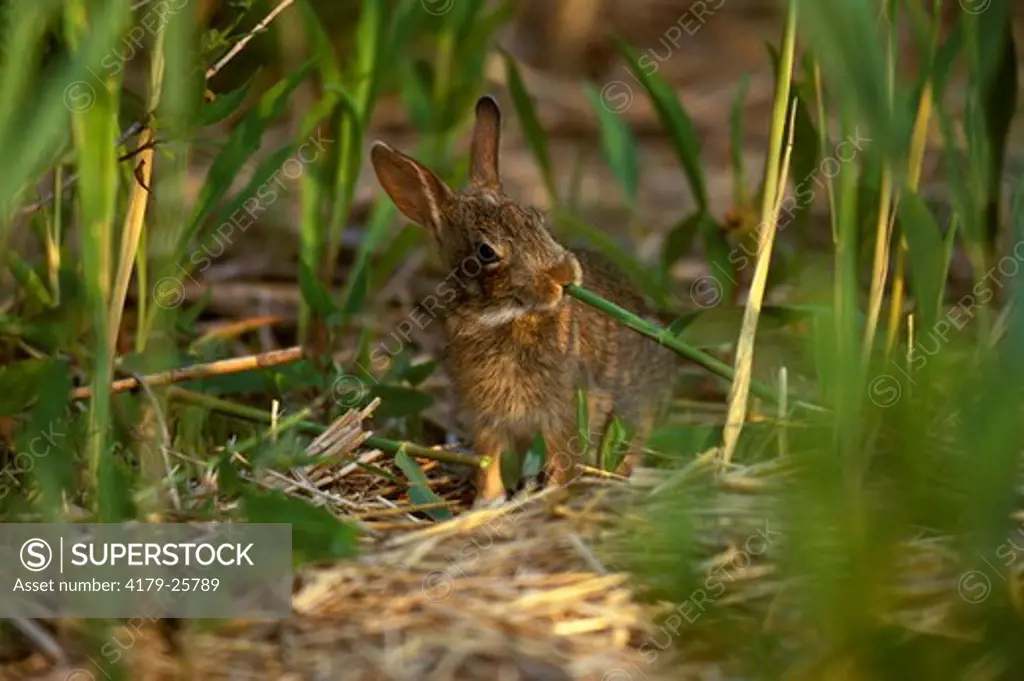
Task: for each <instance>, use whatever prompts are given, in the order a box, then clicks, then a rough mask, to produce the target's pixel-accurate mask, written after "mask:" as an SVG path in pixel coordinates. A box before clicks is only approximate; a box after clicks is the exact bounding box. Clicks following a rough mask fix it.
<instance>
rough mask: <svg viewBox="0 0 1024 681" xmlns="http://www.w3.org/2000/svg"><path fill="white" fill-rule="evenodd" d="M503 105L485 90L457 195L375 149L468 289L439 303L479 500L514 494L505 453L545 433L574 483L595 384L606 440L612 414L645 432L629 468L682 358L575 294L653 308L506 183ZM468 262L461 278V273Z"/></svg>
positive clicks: (552, 466)
mask: <svg viewBox="0 0 1024 681" xmlns="http://www.w3.org/2000/svg"><path fill="white" fill-rule="evenodd" d="M500 128H501V113H500V111H499V108H498V104H497V102H496V101H495V100H494V99H493V98H491V97H489V96H485V97H482V98H481V99H480V100H479V101H478V102H477V105H476V124H475V128H474V132H473V139H472V146H471V149H470V157H471V158H470V186H469V187H468V188H467V189H465V190H464V191H461V192H456V191H453V190H451V189H450V188H449V187H448V186H447V185H446V184H445V183H444V182H443V181H441V179H440V178H438V177H437V175H435V174H434V173H433V172H431V171H430V170H429V169H428V168H426V167H424V166H423V165H421V164H420V163H418V162H417V161H415V160H413V159H412V158H410V157H408V156H406V155H405V154H403V153H401V152H399V151H396V150H395V149H393V148H391V147H389V146H388V145H386V144H384V143H383V142H376V143H374V145H373V147H372V149H371V152H370V158H371V160H372V163H373V167H374V170H375V172H376V174H377V178H378V180H379V181H380V183H381V186H382V187H383V188H384V190H385V191H386V192H387V193H388V196H390V197H391V200H392V201H394V203H395V206H397V207H398V209H399V210H400V211H401V212H402V213H403V214H404V215H405V216H406V217H407V218H409V220H411V221H412V222H414V223H417V224H419V225H422V226H424V227H426V228H428V229H429V230H430V232H431V234H433V236H434V239H435V241H436V243H437V247H438V250H439V253H440V256H441V258H442V260H443V261H444V264H445V266H446V267H449V268H452V272H453V273H455V277H456V279H457V280H458V282H459V283H458V285H454V284H453V288H454V289H455V294H454V295H453V296H452V299H451V300H450V302H447V303H446V304H445V305H444V309H443V310H441V311H439V312H440V315H441V317H442V319H443V323H444V330H445V336H446V347H445V363H446V365H447V368H448V370H449V372H450V374H451V376H452V380H453V384H454V388H455V392H456V396H457V397H458V401H459V405H460V407H461V409H462V412H463V413H464V415H465V416H466V417H468V425H469V428H470V431H471V433H472V434H473V438H474V443H473V444H474V448H475V450H476V451H477V452H478V453H479V454H482V455H486V456H488V457H490V460H491V462H492V463H491V465H489V466H487V467H486V468H483V469H482V470H481V472H480V475H479V478H478V480H477V504H478V505H479V504H483V503H493V502H498V503H500V502H501V501H504V500H505V498H506V496H505V488H504V485H503V483H502V478H501V466H500V456H501V453H502V451H503V450H505V449H506V448H507V447H508V446H511V447H513V448H514V449H515V450H516V452H517V453H518V454H519V455H520V456H522V454H523V453H524V452H525V450H526V449H527V448H528V447H529V445H530V444H531V442H532V440H533V438H534V436H535V434H536V433H537V432H540V434H541V436H542V437H543V439H544V443H545V448H546V450H547V454H548V461H547V468H548V484H550V485H555V486H563V485H566V484H567V483H569V482H570V481H571V478H572V476H573V473H574V471H575V468H576V463H577V462H578V459H579V456H580V454H581V453H582V452H583V451H585V450H586V446H587V444H588V443H579V442H578V439H579V438H578V436H577V433H578V430H577V420H576V406H575V390H576V387H577V386H578V385H583V386H585V387H586V389H587V399H588V402H589V404H588V409H589V423H590V425H591V427H592V428H597V429H598V430H597V431H595V434H594V435H592V436H591V438H590V439H591V441H593V442H596V441H597V436H599V435H600V432H601V430H603V428H604V427H606V424H607V423H608V421H609V419H610V418H611V416H612V414H614V415H616V416H618V417H619V418H620V419H622V420H623V421H625V422H627V423H629V424H630V425H632V426H633V427H634V428H635V429H636V433H637V437H636V438H635V440H634V443H633V445H632V446H631V449H630V453H629V455H628V456H627V459H626V461H624V462H623V468H622V469H620V470H621V471H622V472H624V473H627V474H628V472H630V471H631V470H632V468H633V466H634V465H635V463H636V459H637V457H638V456H639V450H638V449H637V447H636V444H635V443H636V442H642V441H643V439H645V438H646V435H647V433H648V432H649V429H650V427H651V424H652V421H653V420H654V419H655V418H656V417H657V415H658V412H659V411H660V410H661V409H662V408H663V407H664V406H665V404H666V402H667V398H668V397H670V394H671V388H672V385H673V379H674V375H675V368H676V366H677V358H676V355H675V354H674V353H672V351H670V350H669V349H667V348H665V347H664V346H662V345H660V344H658V343H656V342H654V341H652V340H650V339H648V338H646V337H644V336H641V335H639V334H638V333H636V332H634V331H631V330H629V329H627V328H625V327H624V326H622V325H620V324H618V323H616V322H615V321H614V320H612V319H610V318H609V317H607V316H605V315H603V314H602V313H601V312H598V311H597V310H595V309H593V308H592V307H590V306H588V305H585V304H583V303H581V302H579V301H578V300H575V299H574V298H572V297H570V296H568V295H565V294H564V293H563V289H564V287H565V286H566V285H567V284H570V283H572V284H577V285H583V286H586V287H587V288H589V289H590V290H592V291H594V292H595V293H597V294H599V295H601V296H602V297H604V298H607V299H609V300H611V301H613V302H615V303H616V304H618V305H620V306H622V307H624V308H626V309H628V310H632V311H634V312H636V313H638V314H645V313H647V312H648V310H647V308H646V306H645V304H644V300H643V298H642V297H641V296H640V295H639V294H638V293H636V291H635V290H634V289H633V288H632V287H631V286H630V284H629V282H628V281H627V279H626V278H625V277H624V276H623V275H622V274H621V273H620V272H619V271H618V270H617V269H616V268H615V267H614V266H613V265H611V264H610V263H609V262H608V261H607V260H605V259H604V258H602V257H601V256H599V255H598V254H596V253H591V252H587V251H582V250H578V251H569V250H567V249H566V248H564V247H563V246H561V245H560V244H559V243H558V242H557V241H555V239H554V238H553V237H552V236H551V234H550V232H549V231H548V229H547V227H546V226H545V224H544V217H543V215H542V214H541V213H540V212H538V211H537V210H534V209H532V208H528V207H525V206H521V205H519V204H517V203H516V202H514V201H512V200H511V199H509V198H508V197H507V196H505V194H504V193H503V192H502V189H501V180H500V177H499V174H498V147H499V140H500ZM460 271H461V274H459V272H460Z"/></svg>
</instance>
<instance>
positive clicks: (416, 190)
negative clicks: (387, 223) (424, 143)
mask: <svg viewBox="0 0 1024 681" xmlns="http://www.w3.org/2000/svg"><path fill="white" fill-rule="evenodd" d="M370 162H371V163H372V164H373V170H374V172H376V173H377V180H378V181H379V182H380V185H381V186H382V187H384V191H386V192H387V193H388V196H390V197H391V200H392V201H394V202H395V206H396V207H397V208H398V210H400V211H401V212H402V214H403V215H405V217H407V218H409V219H410V220H412V221H413V222H415V223H416V224H418V225H422V226H423V227H427V228H429V229H431V230H433V231H434V233H435V234H436V233H438V232H440V230H441V208H442V206H444V205H445V203H447V202H448V201H449V199H451V196H452V192H451V190H450V189H449V188H448V185H446V184H445V183H444V182H442V181H441V179H440V178H439V177H438V176H437V175H435V174H434V173H433V172H431V171H430V169H429V168H427V167H426V166H424V165H423V164H421V163H418V162H417V161H415V160H413V159H412V158H410V157H408V156H406V155H405V154H403V153H402V152H400V151H398V150H397V149H393V148H391V147H389V146H388V145H387V144H384V143H383V142H374V143H373V146H372V147H371V148H370Z"/></svg>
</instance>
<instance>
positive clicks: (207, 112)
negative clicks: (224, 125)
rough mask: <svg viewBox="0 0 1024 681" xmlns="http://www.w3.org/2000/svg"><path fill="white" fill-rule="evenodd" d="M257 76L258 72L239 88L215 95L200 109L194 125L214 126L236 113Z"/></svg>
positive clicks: (202, 126) (201, 126)
mask: <svg viewBox="0 0 1024 681" xmlns="http://www.w3.org/2000/svg"><path fill="white" fill-rule="evenodd" d="M257 75H259V72H258V71H257V72H256V73H255V74H253V76H252V77H251V78H249V80H247V81H246V82H245V83H243V84H242V86H241V87H239V88H237V89H235V90H231V91H230V92H225V93H223V94H220V95H217V98H216V99H214V100H213V101H212V102H210V103H209V104H207V105H206V106H204V107H202V108H201V109H200V111H199V115H198V119H197V121H196V125H197V126H198V127H200V128H205V127H206V126H208V125H216V124H217V123H220V122H221V121H222V120H224V119H225V118H227V117H228V116H230V115H231V114H233V113H235V112H236V111H238V109H239V107H241V106H242V102H244V101H245V98H246V97H248V96H249V90H250V89H251V88H252V84H253V81H254V80H256V76H257Z"/></svg>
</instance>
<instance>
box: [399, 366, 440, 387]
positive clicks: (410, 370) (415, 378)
mask: <svg viewBox="0 0 1024 681" xmlns="http://www.w3.org/2000/svg"><path fill="white" fill-rule="evenodd" d="M437 367H438V363H437V361H435V360H430V361H429V362H420V363H419V364H413V365H411V366H409V367H407V368H406V369H405V371H403V372H402V373H401V375H400V376H398V378H399V379H400V380H404V381H407V382H408V383H409V385H411V386H413V387H415V386H418V385H419V384H421V383H423V381H425V380H427V379H428V378H430V376H432V375H433V374H434V372H435V371H436V370H437Z"/></svg>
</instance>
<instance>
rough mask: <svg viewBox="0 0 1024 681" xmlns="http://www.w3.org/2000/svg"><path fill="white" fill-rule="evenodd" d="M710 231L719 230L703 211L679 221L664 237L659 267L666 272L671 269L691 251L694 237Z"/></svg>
mask: <svg viewBox="0 0 1024 681" xmlns="http://www.w3.org/2000/svg"><path fill="white" fill-rule="evenodd" d="M710 229H714V230H720V229H721V228H720V227H719V225H718V223H717V222H715V219H714V218H713V217H711V216H710V215H709V214H708V213H705V212H703V211H698V212H696V213H694V214H693V215H690V216H689V217H685V218H683V219H682V220H680V221H679V223H678V224H677V225H676V226H675V227H673V228H672V231H671V232H669V233H668V236H666V237H665V244H664V246H662V249H661V266H662V267H663V268H665V269H666V270H668V269H669V268H671V267H672V265H674V264H675V263H676V261H677V260H679V258H681V257H682V256H683V255H686V254H687V253H690V252H691V251H692V250H693V242H694V239H695V238H696V236H697V235H698V234H703V233H705V231H706V230H710Z"/></svg>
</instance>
